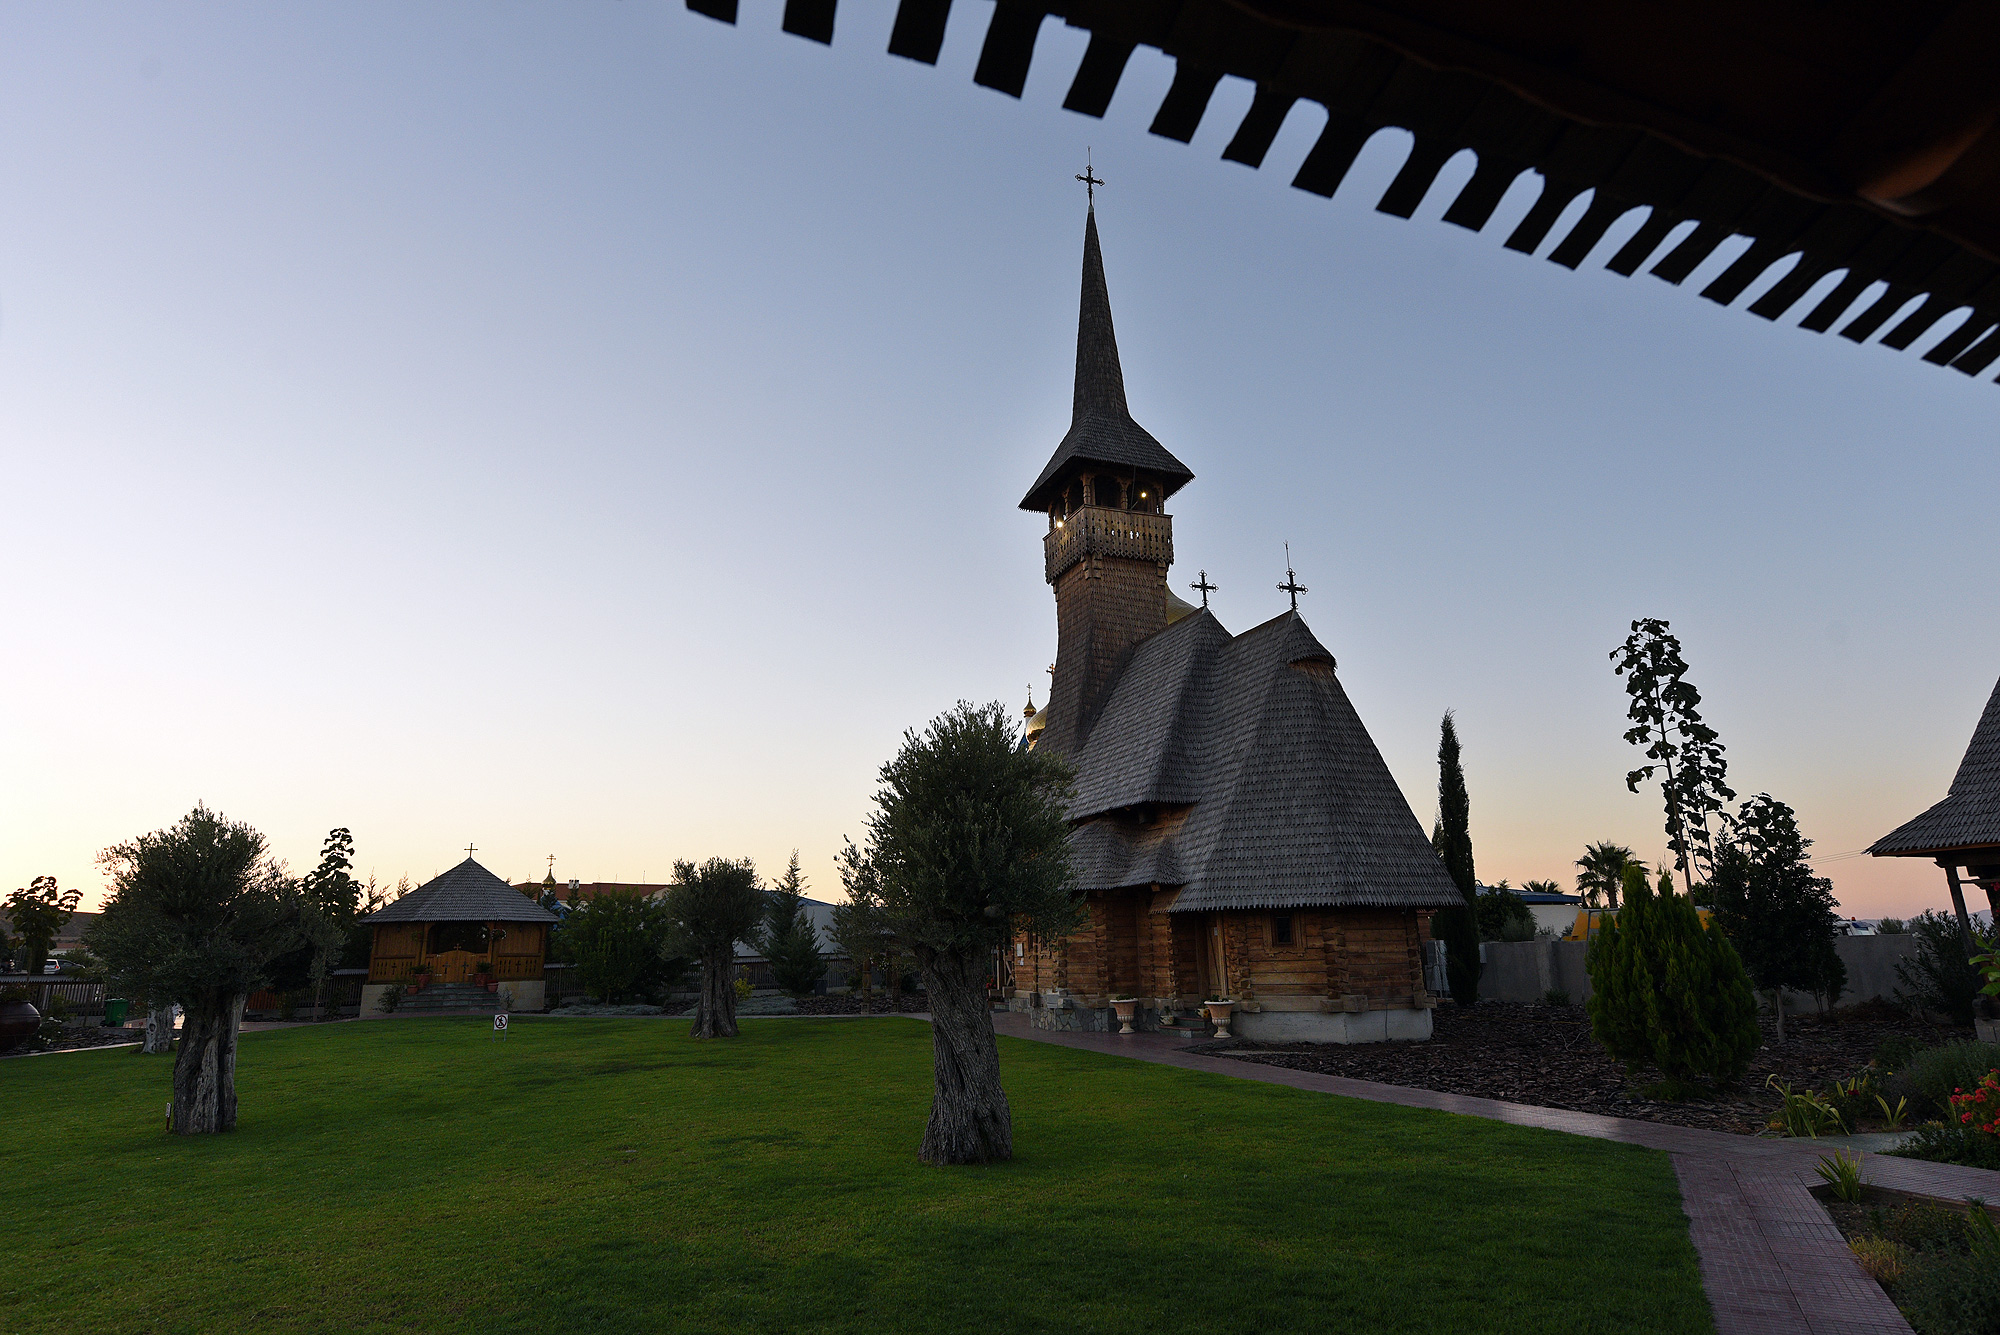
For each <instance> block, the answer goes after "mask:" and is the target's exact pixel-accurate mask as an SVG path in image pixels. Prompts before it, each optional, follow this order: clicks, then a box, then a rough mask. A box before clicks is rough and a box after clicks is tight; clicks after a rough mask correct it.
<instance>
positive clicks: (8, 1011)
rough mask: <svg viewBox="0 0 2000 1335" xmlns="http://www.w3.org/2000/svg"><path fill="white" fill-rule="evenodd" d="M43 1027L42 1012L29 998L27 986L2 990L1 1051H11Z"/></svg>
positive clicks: (0, 1001)
mask: <svg viewBox="0 0 2000 1335" xmlns="http://www.w3.org/2000/svg"><path fill="white" fill-rule="evenodd" d="M41 1028H42V1013H41V1012H40V1011H38V1010H36V1009H35V1007H34V1003H32V1002H30V1001H29V1000H28V989H27V988H25V987H10V988H8V989H7V990H6V991H4V992H0V1052H11V1051H12V1050H13V1049H14V1048H15V1047H16V1046H17V1045H18V1044H20V1043H23V1042H25V1041H26V1040H28V1039H30V1038H33V1037H34V1036H35V1035H36V1034H37V1033H39V1032H41Z"/></svg>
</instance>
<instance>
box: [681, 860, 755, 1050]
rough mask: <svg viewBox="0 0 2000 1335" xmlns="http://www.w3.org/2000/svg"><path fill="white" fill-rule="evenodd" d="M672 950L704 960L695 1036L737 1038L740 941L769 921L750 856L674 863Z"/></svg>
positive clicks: (695, 1021) (696, 1006)
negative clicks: (732, 975) (735, 859)
mask: <svg viewBox="0 0 2000 1335" xmlns="http://www.w3.org/2000/svg"><path fill="white" fill-rule="evenodd" d="M666 909H667V921H668V923H669V925H670V930H669V933H668V936H669V944H668V948H669V949H671V950H673V951H674V952H676V953H678V954H682V955H691V956H693V957H694V958H696V959H699V960H700V961H701V998H700V1000H698V1001H697V1002H696V1003H695V1008H694V1028H693V1029H692V1030H691V1031H690V1032H691V1033H692V1034H693V1035H694V1036H695V1037H696V1038H734V1037H736V980H735V979H734V978H732V977H731V976H730V975H731V974H732V973H733V972H734V970H735V967H736V943H737V942H738V941H746V940H748V939H749V938H750V936H751V934H752V933H754V932H755V931H756V930H757V925H758V924H759V923H761V922H762V921H763V920H764V891H763V889H762V888H761V887H760V886H759V885H758V884H757V870H756V868H755V867H753V866H751V864H750V859H748V858H745V859H743V860H742V861H741V862H731V861H730V860H729V859H728V858H710V859H709V860H708V861H706V862H704V863H702V864H701V865H700V866H699V867H697V866H695V865H694V864H693V863H692V862H676V863H675V864H674V882H673V884H672V885H670V886H668V887H667V894H666Z"/></svg>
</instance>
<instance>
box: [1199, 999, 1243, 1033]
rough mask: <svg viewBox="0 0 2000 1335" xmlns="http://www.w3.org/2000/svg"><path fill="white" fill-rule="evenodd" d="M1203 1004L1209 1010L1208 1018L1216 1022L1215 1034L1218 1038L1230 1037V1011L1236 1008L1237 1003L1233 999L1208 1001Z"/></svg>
mask: <svg viewBox="0 0 2000 1335" xmlns="http://www.w3.org/2000/svg"><path fill="white" fill-rule="evenodd" d="M1202 1005H1203V1006H1204V1007H1205V1008H1206V1009H1207V1011H1208V1018H1209V1019H1210V1020H1212V1021H1214V1023H1215V1036H1216V1037H1217V1038H1228V1037H1229V1036H1230V1034H1229V1012H1231V1011H1233V1010H1235V1009H1236V1003H1235V1002H1233V1001H1206V1002H1203V1003H1202Z"/></svg>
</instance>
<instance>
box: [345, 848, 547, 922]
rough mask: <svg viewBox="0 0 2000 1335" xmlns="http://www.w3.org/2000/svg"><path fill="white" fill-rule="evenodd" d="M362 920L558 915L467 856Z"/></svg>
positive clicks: (541, 918)
mask: <svg viewBox="0 0 2000 1335" xmlns="http://www.w3.org/2000/svg"><path fill="white" fill-rule="evenodd" d="M362 921H363V922H365V923H371V924H375V925H377V926H379V925H381V924H382V923H389V922H544V923H552V922H555V921H557V919H556V915H555V914H553V913H551V912H549V911H548V910H547V909H545V908H543V907H542V906H541V905H540V904H537V903H536V902H535V901H534V900H532V899H530V898H528V897H527V896H526V895H524V894H522V893H521V892H520V891H519V890H516V889H515V888H514V887H513V886H511V885H509V884H507V883H506V882H505V881H503V880H501V879H500V878H499V877H498V876H495V875H494V874H493V873H492V872H490V871H488V870H486V868H484V867H482V866H480V865H479V864H478V863H477V862H474V861H473V860H472V859H471V858H467V859H466V860H465V861H463V862H461V863H459V864H458V865H457V866H456V867H453V868H452V869H451V870H450V871H448V872H445V873H444V874H443V875H442V876H437V877H434V878H432V879H431V880H428V881H425V882H424V883H423V884H422V885H420V886H418V887H417V888H416V889H414V890H412V891H410V893H409V894H407V895H404V896H403V897H402V898H401V899H399V900H397V901H396V902H395V903H393V904H389V905H386V906H384V907H382V908H379V909H377V910H375V912H373V913H371V914H369V915H368V916H367V917H366V918H363V919H362Z"/></svg>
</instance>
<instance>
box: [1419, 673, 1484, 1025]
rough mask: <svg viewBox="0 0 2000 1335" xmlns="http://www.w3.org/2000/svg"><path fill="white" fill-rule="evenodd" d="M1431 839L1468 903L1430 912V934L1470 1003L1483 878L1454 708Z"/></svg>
mask: <svg viewBox="0 0 2000 1335" xmlns="http://www.w3.org/2000/svg"><path fill="white" fill-rule="evenodd" d="M1431 843H1432V844H1433V845H1434V846H1435V847H1436V848H1437V851H1438V856H1439V857H1440V858H1442V859H1444V869H1445V871H1446V872H1447V873H1448V874H1449V875H1450V876H1451V883H1452V884H1453V885H1455V886H1457V887H1458V893H1459V894H1461V895H1463V896H1464V897H1465V906H1464V907H1463V908H1458V907H1453V908H1448V909H1439V910H1438V911H1437V912H1436V913H1435V914H1433V915H1432V916H1431V935H1432V936H1433V937H1435V938H1436V939H1438V940H1440V941H1442V942H1444V943H1445V973H1446V976H1447V978H1448V980H1449V981H1450V983H1451V998H1452V1000H1453V1001H1455V1002H1457V1003H1458V1004H1459V1005H1461V1006H1470V1005H1473V1004H1474V1003H1475V1002H1477V1001H1478V1000H1479V918H1478V916H1477V914H1478V904H1479V882H1478V878H1477V877H1476V876H1474V874H1473V870H1472V798H1471V797H1470V796H1469V795H1468V794H1467V793H1466V791H1465V769H1464V767H1463V766H1462V765H1461V764H1460V762H1459V750H1458V724H1457V721H1456V720H1454V719H1453V717H1452V713H1451V711H1450V710H1449V709H1447V710H1445V711H1444V722H1443V724H1442V725H1441V726H1440V729H1439V735H1438V819H1437V827H1436V829H1435V830H1433V831H1432V833H1431Z"/></svg>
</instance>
